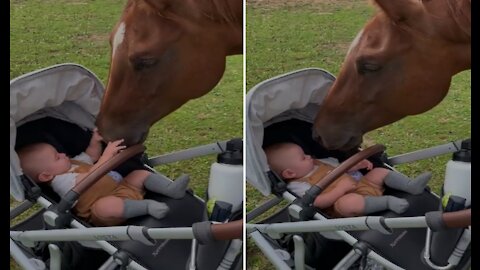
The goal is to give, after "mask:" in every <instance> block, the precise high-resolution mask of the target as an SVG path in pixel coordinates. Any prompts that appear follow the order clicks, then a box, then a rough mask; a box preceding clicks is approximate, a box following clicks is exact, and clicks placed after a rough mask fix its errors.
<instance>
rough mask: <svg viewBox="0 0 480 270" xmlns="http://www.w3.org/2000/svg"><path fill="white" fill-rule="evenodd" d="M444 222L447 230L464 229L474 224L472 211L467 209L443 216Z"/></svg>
mask: <svg viewBox="0 0 480 270" xmlns="http://www.w3.org/2000/svg"><path fill="white" fill-rule="evenodd" d="M442 219H443V222H444V223H445V226H446V227H447V228H464V227H468V226H470V225H471V224H472V209H465V210H461V211H455V212H446V213H443V214H442Z"/></svg>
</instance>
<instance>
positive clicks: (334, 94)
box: [313, 0, 471, 150]
mask: <svg viewBox="0 0 480 270" xmlns="http://www.w3.org/2000/svg"><path fill="white" fill-rule="evenodd" d="M375 2H376V4H377V5H378V7H379V12H377V14H376V15H375V16H374V17H373V18H372V19H371V20H370V21H369V22H368V23H367V24H366V25H365V27H364V28H363V29H362V30H361V31H360V32H359V33H358V35H357V37H356V38H355V39H354V41H353V42H352V44H351V45H350V49H349V51H348V53H347V55H346V58H345V60H344V63H343V65H342V68H341V70H340V73H339V75H338V78H337V79H336V81H335V83H334V84H333V86H332V88H331V89H330V90H329V92H328V94H327V96H326V97H325V100H324V102H323V103H322V106H321V108H320V110H319V112H318V115H317V117H316V119H315V124H314V131H313V132H314V136H316V137H317V139H318V141H319V142H320V143H322V144H323V145H324V146H325V147H327V148H329V149H343V150H346V149H351V148H354V147H356V146H358V145H360V143H361V142H362V136H363V135H364V134H365V133H366V132H368V131H371V130H374V129H376V128H379V127H382V126H385V125H388V124H390V123H392V122H395V121H398V120H400V119H402V118H403V117H405V116H407V115H415V114H420V113H422V112H425V111H427V110H429V109H431V108H433V107H434V106H435V105H437V104H438V103H439V102H440V101H442V99H443V98H444V97H445V95H446V94H447V92H448V89H449V87H450V81H451V78H452V76H453V75H455V74H456V73H458V72H460V71H462V70H466V69H469V68H470V66H471V59H470V58H471V55H470V50H471V29H470V27H471V23H470V16H471V15H470V10H471V5H470V1H469V0H463V1H460V0H459V1H455V0H434V1H418V0H401V1H400V0H399V1H390V0H376V1H375Z"/></svg>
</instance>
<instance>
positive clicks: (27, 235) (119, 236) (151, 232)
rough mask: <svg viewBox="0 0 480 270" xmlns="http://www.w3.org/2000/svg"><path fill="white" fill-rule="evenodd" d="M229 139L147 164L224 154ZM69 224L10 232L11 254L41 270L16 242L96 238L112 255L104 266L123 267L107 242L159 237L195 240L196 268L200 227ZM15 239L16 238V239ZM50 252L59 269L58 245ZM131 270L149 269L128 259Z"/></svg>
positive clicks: (237, 244)
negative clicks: (197, 234) (65, 226)
mask: <svg viewBox="0 0 480 270" xmlns="http://www.w3.org/2000/svg"><path fill="white" fill-rule="evenodd" d="M226 144H227V141H219V142H216V143H212V144H207V145H203V146H197V147H193V148H189V149H185V150H180V151H177V152H173V153H168V154H164V155H159V156H155V157H152V158H149V159H148V162H147V164H148V167H149V168H150V169H152V170H154V169H153V167H154V166H158V165H164V164H167V163H173V162H177V161H182V160H188V159H192V158H196V157H200V156H205V155H211V154H218V153H222V152H223V151H224V149H226ZM194 196H195V197H196V198H197V199H198V200H201V201H203V199H202V198H200V197H198V196H196V195H194ZM37 202H38V203H39V204H40V205H41V206H42V207H43V208H45V209H48V208H49V207H50V206H51V205H52V203H51V202H50V201H49V200H48V199H46V198H45V197H43V196H40V197H39V198H38V199H37ZM31 206H33V203H32V202H30V201H24V202H23V203H22V204H20V205H19V206H17V207H15V208H13V209H12V210H10V220H12V219H14V218H15V217H17V216H19V215H20V214H22V213H24V212H25V211H27V210H28V209H30V208H31ZM44 217H46V218H48V220H50V221H53V220H54V219H55V218H56V217H58V215H57V214H56V213H54V212H52V211H50V210H47V211H45V212H44ZM70 225H71V226H72V227H73V228H75V229H68V231H66V230H64V229H56V230H45V231H24V232H22V231H11V232H10V254H11V255H12V257H13V258H14V259H15V261H17V263H19V264H20V266H22V267H23V268H24V269H38V268H37V267H38V266H37V265H35V264H34V263H33V262H32V261H31V260H30V259H29V258H28V257H27V256H26V255H25V254H24V253H23V252H22V250H21V248H20V247H19V246H18V245H17V243H15V241H20V242H21V243H22V244H23V245H25V246H27V247H32V246H33V245H35V242H39V241H93V242H92V243H91V244H93V246H97V247H98V248H102V249H103V250H104V251H106V252H108V253H109V254H110V255H111V257H110V258H109V260H107V261H106V262H105V264H104V265H103V266H102V267H101V269H110V267H112V266H114V265H118V266H121V265H122V264H124V263H125V262H122V261H121V260H118V259H117V257H118V254H117V252H118V251H119V250H118V249H117V248H116V247H114V246H113V245H111V244H110V243H108V242H107V241H111V240H115V241H129V240H135V241H140V242H142V243H144V244H146V245H152V241H154V240H156V239H172V240H173V239H192V251H191V258H192V260H191V263H190V267H189V269H195V266H194V261H195V260H194V258H195V256H196V249H195V248H194V247H196V246H197V245H198V242H197V240H196V238H195V235H196V233H202V232H197V231H195V230H199V229H198V228H195V227H179V228H148V227H144V226H132V225H127V226H113V227H107V228H103V227H100V228H87V227H85V226H84V225H83V224H81V223H80V222H78V221H77V220H72V222H71V223H70ZM14 240H15V241H14ZM241 249H242V241H241V240H239V239H236V240H233V242H232V244H231V247H230V248H229V250H228V251H227V253H228V258H227V260H231V261H232V262H233V260H235V257H236V256H238V254H239V253H240V252H241ZM49 251H50V253H51V258H52V259H51V261H50V269H52V270H53V269H60V265H61V261H60V259H61V256H60V253H61V250H60V249H59V248H58V246H56V245H55V244H50V245H49ZM126 266H128V268H129V269H136V270H137V269H138V270H146V268H144V267H143V266H141V265H140V264H139V263H137V262H136V261H134V260H129V261H128V262H127V265H126Z"/></svg>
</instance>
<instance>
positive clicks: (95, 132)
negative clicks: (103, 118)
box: [90, 128, 103, 142]
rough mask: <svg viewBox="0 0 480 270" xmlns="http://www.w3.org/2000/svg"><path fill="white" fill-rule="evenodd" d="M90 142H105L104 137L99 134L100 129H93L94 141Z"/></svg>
mask: <svg viewBox="0 0 480 270" xmlns="http://www.w3.org/2000/svg"><path fill="white" fill-rule="evenodd" d="M90 140H91V141H92V142H101V141H102V140H103V137H102V136H101V135H100V133H98V128H94V129H93V134H92V139H90Z"/></svg>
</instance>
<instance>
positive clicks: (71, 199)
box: [57, 190, 79, 213]
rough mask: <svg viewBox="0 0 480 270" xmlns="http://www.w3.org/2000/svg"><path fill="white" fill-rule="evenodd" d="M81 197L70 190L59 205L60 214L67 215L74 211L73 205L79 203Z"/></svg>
mask: <svg viewBox="0 0 480 270" xmlns="http://www.w3.org/2000/svg"><path fill="white" fill-rule="evenodd" d="M78 197H79V195H78V193H76V192H75V191H73V190H70V191H69V192H67V194H65V196H63V198H62V200H61V201H60V202H59V203H58V207H57V211H58V213H65V212H67V211H70V209H72V207H73V204H74V203H75V201H77V199H78Z"/></svg>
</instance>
